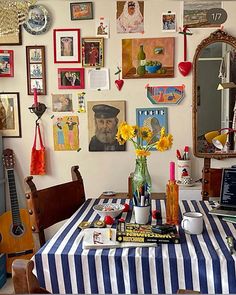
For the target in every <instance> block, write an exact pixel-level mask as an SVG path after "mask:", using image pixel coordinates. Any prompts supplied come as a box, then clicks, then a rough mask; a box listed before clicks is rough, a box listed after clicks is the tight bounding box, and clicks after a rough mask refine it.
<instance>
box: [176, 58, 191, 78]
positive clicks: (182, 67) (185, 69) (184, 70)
mask: <svg viewBox="0 0 236 295" xmlns="http://www.w3.org/2000/svg"><path fill="white" fill-rule="evenodd" d="M178 68H179V71H180V73H181V74H182V75H183V76H187V75H188V74H189V72H190V71H191V68H192V63H191V62H190V61H182V62H180V63H179V64H178Z"/></svg>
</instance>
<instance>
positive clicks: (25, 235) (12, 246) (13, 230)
mask: <svg viewBox="0 0 236 295" xmlns="http://www.w3.org/2000/svg"><path fill="white" fill-rule="evenodd" d="M14 162H15V160H14V154H13V151H12V150H11V149H5V150H4V151H3V164H4V166H5V168H6V171H7V180H8V187H9V194H10V203H11V211H8V212H5V213H3V214H2V215H1V216H0V236H1V237H2V240H1V242H0V253H6V257H7V272H8V273H11V272H12V271H11V265H12V262H13V260H14V259H16V258H24V259H30V258H31V257H32V255H33V254H34V242H33V236H32V232H31V229H30V221H29V213H28V211H27V210H26V209H19V204H18V199H17V191H16V185H15V176H14Z"/></svg>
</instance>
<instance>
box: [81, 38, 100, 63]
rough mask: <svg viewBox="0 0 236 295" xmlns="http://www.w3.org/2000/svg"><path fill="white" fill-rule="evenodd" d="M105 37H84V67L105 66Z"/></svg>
mask: <svg viewBox="0 0 236 295" xmlns="http://www.w3.org/2000/svg"><path fill="white" fill-rule="evenodd" d="M103 41H104V39H103V38H82V65H83V67H103V65H104V60H103V59H104V58H103V56H104V52H103V50H104V49H103Z"/></svg>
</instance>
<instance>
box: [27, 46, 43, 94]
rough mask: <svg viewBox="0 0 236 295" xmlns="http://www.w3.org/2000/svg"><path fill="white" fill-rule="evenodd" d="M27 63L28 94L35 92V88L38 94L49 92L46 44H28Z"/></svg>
mask: <svg viewBox="0 0 236 295" xmlns="http://www.w3.org/2000/svg"><path fill="white" fill-rule="evenodd" d="M26 63H27V86H28V95H33V94H34V88H36V89H37V93H38V95H45V94H47V91H46V69H45V46H26Z"/></svg>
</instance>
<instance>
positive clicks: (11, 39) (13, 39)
mask: <svg viewBox="0 0 236 295" xmlns="http://www.w3.org/2000/svg"><path fill="white" fill-rule="evenodd" d="M21 31H22V27H21V26H19V32H18V34H15V33H14V34H9V35H3V36H0V46H5V45H10V46H11V45H22V34H21Z"/></svg>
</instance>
